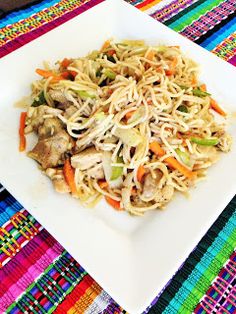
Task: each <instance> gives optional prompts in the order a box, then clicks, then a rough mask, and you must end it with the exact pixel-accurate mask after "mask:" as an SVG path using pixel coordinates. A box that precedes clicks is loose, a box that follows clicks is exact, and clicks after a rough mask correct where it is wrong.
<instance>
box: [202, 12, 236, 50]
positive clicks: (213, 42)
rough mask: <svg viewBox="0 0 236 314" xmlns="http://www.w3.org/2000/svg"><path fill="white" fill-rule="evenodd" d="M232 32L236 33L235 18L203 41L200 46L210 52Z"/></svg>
mask: <svg viewBox="0 0 236 314" xmlns="http://www.w3.org/2000/svg"><path fill="white" fill-rule="evenodd" d="M234 32H236V17H235V18H234V19H233V20H231V21H230V22H229V23H227V24H226V25H225V26H224V27H222V28H220V29H219V30H218V31H217V32H215V33H214V34H212V35H211V36H210V37H208V38H207V39H206V40H205V41H203V42H202V43H201V46H202V47H204V48H206V49H208V50H212V49H214V48H215V47H216V46H217V45H219V44H220V43H221V42H222V41H223V40H224V39H225V38H227V37H228V36H229V35H230V34H232V33H234Z"/></svg>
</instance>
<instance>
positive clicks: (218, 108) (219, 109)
mask: <svg viewBox="0 0 236 314" xmlns="http://www.w3.org/2000/svg"><path fill="white" fill-rule="evenodd" d="M210 106H211V108H212V109H213V110H215V111H216V112H217V113H219V114H220V115H221V116H223V117H225V116H226V112H225V111H224V110H223V109H222V108H221V107H220V106H219V105H218V103H217V102H216V101H215V100H214V99H213V98H211V100H210Z"/></svg>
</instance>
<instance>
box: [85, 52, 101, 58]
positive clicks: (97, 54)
mask: <svg viewBox="0 0 236 314" xmlns="http://www.w3.org/2000/svg"><path fill="white" fill-rule="evenodd" d="M99 55H100V51H98V50H94V51H93V52H91V53H90V54H89V55H88V57H89V59H91V60H96V59H97V58H98V56H99Z"/></svg>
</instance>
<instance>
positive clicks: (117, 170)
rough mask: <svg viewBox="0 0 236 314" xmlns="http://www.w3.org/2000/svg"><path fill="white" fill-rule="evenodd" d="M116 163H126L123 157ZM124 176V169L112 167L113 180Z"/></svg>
mask: <svg viewBox="0 0 236 314" xmlns="http://www.w3.org/2000/svg"><path fill="white" fill-rule="evenodd" d="M116 162H117V163H123V162H124V161H123V158H122V157H117V159H116ZM122 174H123V167H112V172H111V180H116V179H118V178H119V177H120V176H121V175H122Z"/></svg>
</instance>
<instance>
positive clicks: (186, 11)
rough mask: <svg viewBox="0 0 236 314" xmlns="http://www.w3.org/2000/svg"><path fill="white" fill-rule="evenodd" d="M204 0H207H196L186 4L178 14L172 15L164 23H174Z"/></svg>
mask: <svg viewBox="0 0 236 314" xmlns="http://www.w3.org/2000/svg"><path fill="white" fill-rule="evenodd" d="M205 1H207V0H198V1H197V2H194V3H193V4H191V5H190V6H188V7H187V8H186V9H184V10H182V11H180V12H179V13H178V14H176V15H174V16H172V17H171V18H170V19H169V20H166V21H165V22H164V24H166V25H167V26H169V25H170V24H171V23H174V22H175V21H177V20H179V19H180V18H181V17H183V16H185V15H187V14H188V13H189V12H191V11H192V10H193V9H195V8H196V7H198V6H199V5H200V4H202V3H203V2H205Z"/></svg>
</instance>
